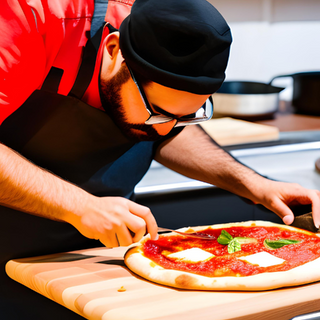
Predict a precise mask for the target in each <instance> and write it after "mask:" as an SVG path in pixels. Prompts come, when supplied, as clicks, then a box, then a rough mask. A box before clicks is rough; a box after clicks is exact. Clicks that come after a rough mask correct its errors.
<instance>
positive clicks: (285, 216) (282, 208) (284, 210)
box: [269, 199, 294, 225]
mask: <svg viewBox="0 0 320 320" xmlns="http://www.w3.org/2000/svg"><path fill="white" fill-rule="evenodd" d="M269 209H270V210H271V211H273V212H274V213H275V214H276V215H278V216H279V217H280V218H281V219H282V221H283V223H285V224H286V225H290V224H291V223H292V222H293V220H294V215H293V212H292V211H291V209H290V208H289V207H288V206H287V205H286V204H285V203H283V202H282V201H281V200H280V199H276V200H275V201H274V202H273V203H272V207H269Z"/></svg>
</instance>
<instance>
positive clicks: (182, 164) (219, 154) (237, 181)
mask: <svg viewBox="0 0 320 320" xmlns="http://www.w3.org/2000/svg"><path fill="white" fill-rule="evenodd" d="M155 159H156V160H157V161H159V162H160V163H162V164H163V165H165V166H167V167H169V168H170V169H172V170H174V171H177V172H179V173H181V174H183V175H185V176H188V177H190V178H192V179H197V180H201V181H204V182H207V183H211V184H214V185H216V186H218V187H220V188H222V189H225V190H228V191H230V192H233V193H236V194H238V195H240V196H243V197H248V196H249V195H250V196H251V190H250V188H251V186H252V185H253V183H254V181H256V180H260V179H263V178H262V177H261V176H259V175H258V174H257V173H255V172H254V171H253V170H251V169H249V168H247V167H245V166H244V165H242V164H241V163H239V162H237V161H236V160H235V159H234V158H232V157H231V156H230V155H229V154H228V153H227V152H225V151H224V150H223V149H221V148H220V147H219V146H217V145H216V144H214V142H213V141H212V140H211V138H210V137H209V136H208V135H207V134H206V133H205V132H203V131H202V130H201V129H200V128H198V127H196V126H190V127H187V128H185V129H184V130H183V131H182V132H181V133H180V134H179V135H177V136H175V137H174V138H172V139H170V140H168V141H166V142H165V143H163V144H162V145H161V146H160V147H159V148H158V150H157V153H156V157H155Z"/></svg>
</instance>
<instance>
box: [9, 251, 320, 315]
mask: <svg viewBox="0 0 320 320" xmlns="http://www.w3.org/2000/svg"><path fill="white" fill-rule="evenodd" d="M126 250H127V248H124V247H122V248H115V249H107V248H96V249H87V250H81V251H74V252H67V253H61V254H55V255H48V256H43V257H34V258H25V259H19V260H11V261H9V262H8V264H7V266H6V270H7V274H8V275H9V276H10V277H11V278H12V279H14V280H16V281H18V282H20V283H21V284H23V285H25V286H27V287H29V288H30V289H32V290H34V291H36V292H38V293H40V294H41V295H43V296H45V297H47V298H49V299H51V300H53V301H55V302H56V303H59V304H61V305H63V306H65V307H66V308H68V309H70V310H72V311H74V312H76V313H77V314H79V315H81V316H82V317H84V318H86V319H92V320H100V319H101V320H120V319H121V320H143V319H144V320H148V319H150V320H151V319H152V320H157V319H158V320H182V319H183V320H194V319H211V320H214V319H237V320H259V319H264V320H268V319H270V320H271V319H277V320H282V319H283V320H288V319H290V318H292V317H294V316H296V315H301V314H303V313H308V312H313V311H316V310H318V309H319V302H320V283H314V284H309V285H303V286H298V287H292V288H283V289H276V290H271V291H262V292H236V291H230V292H218V291H194V290H191V291H188V290H180V289H174V288H170V287H166V286H162V285H158V284H155V283H152V282H149V281H146V280H144V279H142V278H140V277H139V276H136V275H135V274H133V273H132V272H130V271H129V270H128V269H127V268H126V266H125V265H124V261H123V255H124V253H125V251H126ZM121 289H122V290H121ZM34 307H36V306H34ZM48 312H50V311H49V310H48ZM45 318H46V315H45V314H43V319H45Z"/></svg>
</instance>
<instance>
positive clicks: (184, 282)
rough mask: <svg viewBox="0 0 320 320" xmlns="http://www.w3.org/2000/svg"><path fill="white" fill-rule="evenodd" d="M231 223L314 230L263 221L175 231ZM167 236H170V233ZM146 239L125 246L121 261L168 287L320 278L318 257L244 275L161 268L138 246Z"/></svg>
mask: <svg viewBox="0 0 320 320" xmlns="http://www.w3.org/2000/svg"><path fill="white" fill-rule="evenodd" d="M233 226H266V227H272V226H277V227H281V228H285V229H288V230H291V231H299V232H303V233H306V234H310V235H314V233H312V232H309V231H306V230H302V229H297V228H294V227H290V226H286V225H280V224H275V223H272V222H267V221H246V222H238V223H226V224H217V225H213V226H202V227H192V228H182V229H179V231H189V232H190V231H191V230H190V229H192V230H194V231H201V230H204V229H207V228H208V227H210V228H213V229H219V228H229V227H233ZM167 235H172V233H170V234H167ZM149 238H150V237H149V235H147V236H145V237H144V238H143V239H142V240H141V241H140V243H139V244H138V245H137V244H136V245H133V246H132V247H131V248H129V249H128V251H127V252H126V254H125V257H124V260H125V264H126V265H127V266H128V267H129V269H130V270H132V271H133V272H134V273H136V274H138V275H140V276H141V277H143V278H146V279H148V280H150V281H153V282H156V283H159V284H163V285H166V286H170V287H175V288H181V289H192V290H237V291H259V290H269V289H275V288H280V287H289V286H297V285H302V284H306V283H311V282H315V281H318V280H320V258H318V259H316V260H313V261H311V262H307V263H305V264H303V265H301V266H299V267H296V268H293V269H291V270H288V271H281V272H266V273H260V274H256V275H252V276H247V277H230V276H229V277H206V276H202V275H197V274H193V273H189V272H185V271H178V270H171V269H164V268H163V267H161V266H159V265H158V264H156V263H155V262H153V261H152V260H150V259H148V258H147V257H145V256H144V255H143V252H142V250H141V246H142V244H143V243H144V242H145V241H146V240H148V239H149Z"/></svg>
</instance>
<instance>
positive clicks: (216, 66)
mask: <svg viewBox="0 0 320 320" xmlns="http://www.w3.org/2000/svg"><path fill="white" fill-rule="evenodd" d="M119 31H120V49H121V52H122V55H123V57H124V59H125V61H126V63H127V64H128V66H129V67H130V68H132V69H133V71H136V72H137V73H139V74H141V75H142V76H144V77H145V78H147V79H149V80H151V81H153V82H157V83H159V84H162V85H164V86H166V87H170V88H173V89H178V90H182V91H188V92H192V93H196V94H212V93H214V92H216V91H217V90H218V89H219V87H220V86H221V84H222V82H223V81H224V79H225V69H226V67H227V63H228V57H229V48H230V44H231V41H232V37H231V32H230V29H229V26H228V24H227V23H226V21H225V20H224V18H223V17H222V16H221V14H220V13H219V12H218V11H217V9H216V8H214V7H213V6H212V5H211V4H210V3H208V2H207V1H206V0H136V1H135V2H134V4H133V6H132V10H131V13H130V15H129V16H128V17H127V18H126V19H125V20H124V21H123V22H122V24H121V26H120V29H119Z"/></svg>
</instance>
